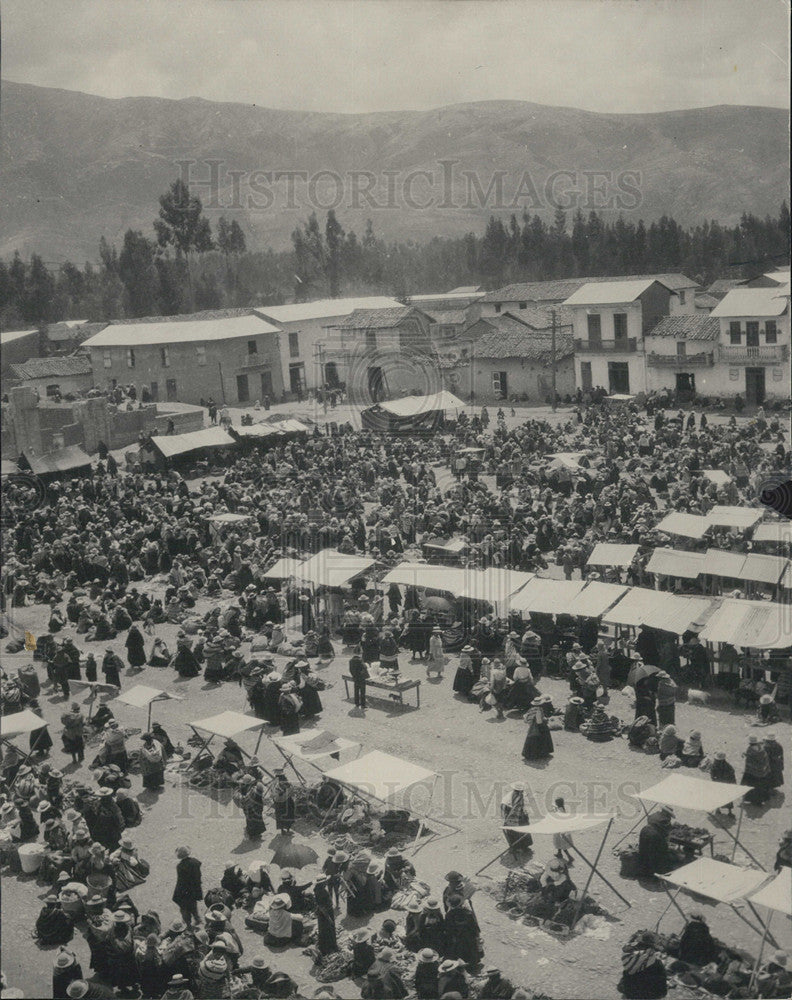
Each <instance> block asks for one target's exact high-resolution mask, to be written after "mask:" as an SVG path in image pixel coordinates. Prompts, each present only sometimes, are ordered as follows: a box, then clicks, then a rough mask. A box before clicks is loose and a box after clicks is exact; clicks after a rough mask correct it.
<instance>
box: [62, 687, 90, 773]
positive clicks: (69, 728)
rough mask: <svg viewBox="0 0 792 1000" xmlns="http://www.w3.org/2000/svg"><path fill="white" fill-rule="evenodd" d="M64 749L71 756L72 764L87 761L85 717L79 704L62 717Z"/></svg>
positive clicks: (74, 705)
mask: <svg viewBox="0 0 792 1000" xmlns="http://www.w3.org/2000/svg"><path fill="white" fill-rule="evenodd" d="M61 725H62V726H63V732H62V734H61V739H62V741H63V749H64V751H65V752H66V753H68V754H71V759H72V763H74V764H81V763H82V762H83V760H84V759H85V716H84V715H83V714H82V712H81V711H80V706H79V705H78V704H77V702H76V701H75V702H72V704H71V706H70V708H69V711H68V712H65V713H64V714H63V715H62V716H61Z"/></svg>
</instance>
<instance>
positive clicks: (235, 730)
mask: <svg viewBox="0 0 792 1000" xmlns="http://www.w3.org/2000/svg"><path fill="white" fill-rule="evenodd" d="M188 725H189V727H190V729H192V731H193V733H194V734H195V736H196V737H197V740H198V751H197V753H196V754H195V756H194V757H193V759H192V761H191V762H190V767H192V766H193V765H194V764H195V762H196V761H197V760H198V758H199V757H200V756H201V754H202V753H203V752H204V751H206V753H208V754H209V755H210V756H212V752H211V750H210V749H209V747H210V744H211V743H212V741H213V740H214V738H215V737H216V736H219V737H220V738H221V739H224V740H234V739H235V737H237V736H241V735H242V734H243V733H249V732H256V731H257V732H258V738H257V740H256V746H255V748H254V750H253V753H252V754H251V753H248V752H247V751H246V750H244V749H243V748H242V747H240V748H239V750H240V752H241V753H242V755H243V756H244V757H248V758H250V757H255V755H256V754H257V753H258V748H259V745H260V744H261V737H262V736H263V735H264V726H265V725H266V722H263V721H262V720H261V719H256V718H253V716H251V715H243V714H242V713H241V712H220V714H219V715H212V716H210V717H208V718H206V719H196V721H195V722H190V723H188ZM259 766H261V765H259ZM261 770H262V771H264V773H265V774H267V775H269V777H270V778H271V777H273V775H272V774H271V773H270V772H269V771H267V769H266V768H264V767H262V768H261Z"/></svg>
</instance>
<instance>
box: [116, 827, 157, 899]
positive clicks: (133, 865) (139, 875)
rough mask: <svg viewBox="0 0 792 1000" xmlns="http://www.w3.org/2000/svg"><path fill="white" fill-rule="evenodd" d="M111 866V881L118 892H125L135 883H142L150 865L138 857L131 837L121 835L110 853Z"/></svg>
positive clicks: (146, 876) (132, 887)
mask: <svg viewBox="0 0 792 1000" xmlns="http://www.w3.org/2000/svg"><path fill="white" fill-rule="evenodd" d="M110 863H111V864H112V866H113V882H114V884H115V888H116V890H117V891H119V892H127V891H128V890H129V889H134V887H135V886H136V885H142V884H143V883H144V882H145V881H146V879H147V878H148V874H149V871H150V866H149V864H148V862H147V861H143V860H142V859H141V858H139V857H138V853H137V850H136V849H135V845H134V843H133V842H132V839H131V837H122V838H121V843H120V845H119V848H118V850H117V851H114V852H113V853H112V854H111V855H110Z"/></svg>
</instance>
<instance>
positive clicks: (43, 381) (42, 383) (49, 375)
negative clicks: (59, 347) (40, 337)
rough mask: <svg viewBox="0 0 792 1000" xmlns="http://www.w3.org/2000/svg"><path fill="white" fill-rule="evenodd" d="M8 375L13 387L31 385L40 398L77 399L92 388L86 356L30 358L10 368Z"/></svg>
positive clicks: (90, 371)
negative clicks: (68, 397) (63, 397)
mask: <svg viewBox="0 0 792 1000" xmlns="http://www.w3.org/2000/svg"><path fill="white" fill-rule="evenodd" d="M9 375H10V378H11V380H12V383H13V384H14V385H26V386H30V388H32V389H35V390H36V392H37V393H38V395H39V397H40V398H41V399H45V398H49V399H53V398H57V397H62V396H69V395H74V396H77V395H79V394H80V393H82V392H85V391H86V390H88V389H90V388H91V387H92V386H93V369H92V367H91V359H90V358H89V357H88V355H87V354H75V355H72V356H71V357H66V358H62V357H52V358H30V359H29V360H28V361H23V362H22V364H18V365H11V368H10V371H9Z"/></svg>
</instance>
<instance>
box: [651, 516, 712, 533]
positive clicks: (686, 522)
mask: <svg viewBox="0 0 792 1000" xmlns="http://www.w3.org/2000/svg"><path fill="white" fill-rule="evenodd" d="M710 527H711V524H710V522H709V519H708V518H707V517H705V516H704V515H703V514H685V513H683V512H682V511H672V512H671V513H670V514H666V516H665V517H664V518H663V519H662V521H660V522H659V523H658V524H656V525H655V531H663V532H665V534H667V535H682V536H684V537H685V538H703V537H704V535H705V534H706V533H707V532H708V531H709V529H710Z"/></svg>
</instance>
